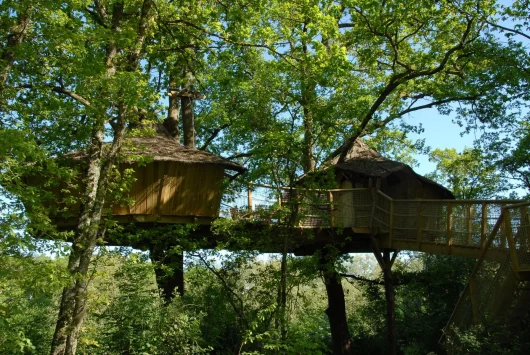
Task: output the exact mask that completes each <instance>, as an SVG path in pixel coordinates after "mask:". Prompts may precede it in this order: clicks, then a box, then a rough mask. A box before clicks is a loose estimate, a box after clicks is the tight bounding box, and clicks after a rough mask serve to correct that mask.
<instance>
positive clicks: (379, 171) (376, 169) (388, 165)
mask: <svg viewBox="0 0 530 355" xmlns="http://www.w3.org/2000/svg"><path fill="white" fill-rule="evenodd" d="M337 162H338V157H337V158H335V159H333V160H332V161H331V162H330V163H328V164H327V166H333V168H334V169H336V170H339V171H344V172H352V173H357V174H359V175H361V176H365V177H371V178H381V179H384V178H386V177H388V176H390V175H391V174H393V173H395V172H398V171H403V172H405V173H408V174H410V175H413V176H415V177H416V178H418V179H419V180H421V181H422V182H424V183H427V184H431V185H434V186H436V187H437V188H438V189H440V190H441V192H442V193H443V194H444V195H445V196H448V197H450V198H454V196H453V194H452V193H451V191H449V190H448V189H446V188H445V187H444V186H442V185H440V184H438V183H436V182H434V181H432V180H430V179H427V178H426V177H424V176H421V175H419V174H417V173H416V172H415V171H414V170H413V169H412V168H411V167H410V166H408V165H407V164H404V163H400V162H397V161H394V160H390V159H387V158H385V157H383V156H382V155H381V154H379V153H378V152H377V151H375V150H374V149H372V148H370V147H368V145H367V144H366V143H364V142H363V141H362V140H361V139H357V140H356V141H355V143H354V145H353V147H352V148H351V149H350V151H349V152H348V155H347V156H346V159H345V161H344V162H343V163H340V164H339V163H337Z"/></svg>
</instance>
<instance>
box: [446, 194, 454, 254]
mask: <svg viewBox="0 0 530 355" xmlns="http://www.w3.org/2000/svg"><path fill="white" fill-rule="evenodd" d="M446 238H447V245H448V246H451V245H452V244H453V204H452V203H451V202H449V203H448V204H447V235H446Z"/></svg>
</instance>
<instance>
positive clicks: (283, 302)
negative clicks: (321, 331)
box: [276, 235, 287, 342]
mask: <svg viewBox="0 0 530 355" xmlns="http://www.w3.org/2000/svg"><path fill="white" fill-rule="evenodd" d="M277 303H278V312H277V314H278V317H277V318H276V319H277V321H276V329H280V336H281V340H282V342H284V341H285V340H286V339H287V324H286V323H287V321H286V315H287V235H286V236H285V237H284V242H283V251H282V261H281V267H280V286H279V287H278V301H277Z"/></svg>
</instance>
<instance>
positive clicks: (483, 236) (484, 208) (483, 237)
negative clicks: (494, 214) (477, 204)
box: [480, 203, 488, 248]
mask: <svg viewBox="0 0 530 355" xmlns="http://www.w3.org/2000/svg"><path fill="white" fill-rule="evenodd" d="M487 226H488V205H487V204H486V203H483V204H482V219H481V223H480V247H481V248H484V243H485V242H486V229H487Z"/></svg>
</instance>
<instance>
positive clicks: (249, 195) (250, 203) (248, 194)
mask: <svg viewBox="0 0 530 355" xmlns="http://www.w3.org/2000/svg"><path fill="white" fill-rule="evenodd" d="M247 202H248V213H249V214H250V215H252V188H251V187H250V185H248V193H247Z"/></svg>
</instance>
